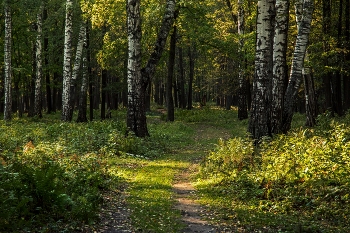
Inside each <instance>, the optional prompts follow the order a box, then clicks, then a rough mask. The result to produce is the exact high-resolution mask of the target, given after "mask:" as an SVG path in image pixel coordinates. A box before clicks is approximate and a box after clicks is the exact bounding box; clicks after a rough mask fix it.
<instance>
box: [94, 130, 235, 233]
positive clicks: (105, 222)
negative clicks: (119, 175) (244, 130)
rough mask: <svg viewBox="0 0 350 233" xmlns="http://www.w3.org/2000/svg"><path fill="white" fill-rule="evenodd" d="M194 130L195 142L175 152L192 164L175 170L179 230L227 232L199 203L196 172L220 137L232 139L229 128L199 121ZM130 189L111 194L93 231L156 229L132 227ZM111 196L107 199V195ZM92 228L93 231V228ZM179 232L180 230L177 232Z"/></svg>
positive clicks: (120, 232)
mask: <svg viewBox="0 0 350 233" xmlns="http://www.w3.org/2000/svg"><path fill="white" fill-rule="evenodd" d="M195 128H196V129H195V131H196V132H195V133H194V134H193V137H194V138H193V139H194V143H193V144H191V145H189V146H186V147H184V148H178V150H177V151H176V152H175V153H176V154H178V155H179V156H180V157H181V158H183V160H187V161H189V163H188V164H189V165H188V166H187V167H185V168H184V169H181V171H180V172H178V173H177V174H175V176H174V179H173V182H172V192H173V200H174V201H175V204H174V206H173V209H174V210H176V211H179V212H180V213H181V219H180V221H181V224H182V226H183V228H182V230H181V231H180V232H178V233H216V232H225V231H222V230H218V229H222V228H221V227H220V226H214V225H212V224H211V223H210V222H209V221H207V220H206V219H209V218H210V216H212V215H213V213H210V212H208V210H206V208H205V207H204V206H202V205H200V204H199V202H198V200H199V197H198V195H197V193H196V189H195V188H194V186H193V184H192V181H193V175H195V174H196V173H198V168H199V164H200V161H201V160H202V159H203V157H204V156H205V155H206V154H208V152H209V151H210V150H212V149H213V147H214V144H216V143H217V141H218V140H219V138H224V139H228V138H229V137H230V134H229V132H228V130H226V129H222V128H217V127H212V126H208V125H197V126H196V127H195ZM127 189H128V188H126V190H124V191H122V195H116V196H115V197H114V198H113V197H111V195H109V196H108V195H107V197H105V200H107V203H106V205H105V206H104V209H103V212H102V213H101V220H102V227H100V228H99V229H98V230H96V229H95V230H94V231H92V232H94V233H95V232H96V233H136V232H153V231H143V230H141V229H137V230H135V229H132V223H131V220H130V214H131V213H132V210H130V209H129V207H128V204H127V200H126V199H127V196H126V193H127V192H128V191H127ZM106 198H107V199H106ZM89 232H90V231H89ZM176 233H177V232H176Z"/></svg>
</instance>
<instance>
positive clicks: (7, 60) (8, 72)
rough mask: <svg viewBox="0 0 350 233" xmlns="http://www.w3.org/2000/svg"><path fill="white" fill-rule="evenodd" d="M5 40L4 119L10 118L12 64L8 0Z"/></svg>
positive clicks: (10, 19)
mask: <svg viewBox="0 0 350 233" xmlns="http://www.w3.org/2000/svg"><path fill="white" fill-rule="evenodd" d="M4 3H5V7H4V11H5V12H4V13H5V41H4V67H5V71H4V77H5V87H4V89H5V104H4V105H5V106H4V120H11V117H12V116H11V115H12V110H11V107H12V95H11V83H12V65H11V54H12V53H11V42H12V18H11V6H10V0H5V2H4Z"/></svg>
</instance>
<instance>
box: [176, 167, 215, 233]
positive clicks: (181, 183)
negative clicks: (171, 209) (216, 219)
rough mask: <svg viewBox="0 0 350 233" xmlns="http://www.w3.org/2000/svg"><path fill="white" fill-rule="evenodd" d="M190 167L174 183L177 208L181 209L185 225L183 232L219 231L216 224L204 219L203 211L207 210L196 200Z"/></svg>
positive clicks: (207, 232) (204, 232)
mask: <svg viewBox="0 0 350 233" xmlns="http://www.w3.org/2000/svg"><path fill="white" fill-rule="evenodd" d="M190 169H191V167H190V168H189V169H186V170H185V171H183V172H182V173H180V174H179V175H178V176H177V177H176V179H175V183H174V184H173V191H174V193H175V200H176V204H175V209H177V210H180V212H181V220H182V222H183V224H184V225H185V227H184V229H183V231H182V232H183V233H190V232H203V233H210V232H217V231H216V229H215V227H214V226H212V225H210V224H209V223H208V222H207V221H206V220H204V219H203V216H202V213H204V212H205V210H204V208H203V207H202V206H201V205H199V204H198V203H197V202H196V195H195V192H196V191H195V189H194V187H193V186H192V184H191V182H190V181H189V179H190V175H189V171H190Z"/></svg>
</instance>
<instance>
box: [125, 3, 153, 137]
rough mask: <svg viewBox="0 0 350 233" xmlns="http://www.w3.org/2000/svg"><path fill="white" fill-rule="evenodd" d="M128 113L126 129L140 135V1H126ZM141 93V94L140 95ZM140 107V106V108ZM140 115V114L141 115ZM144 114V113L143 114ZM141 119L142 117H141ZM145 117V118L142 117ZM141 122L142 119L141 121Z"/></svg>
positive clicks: (141, 94)
mask: <svg viewBox="0 0 350 233" xmlns="http://www.w3.org/2000/svg"><path fill="white" fill-rule="evenodd" d="M127 11H128V12H127V14H128V19H127V20H128V66H127V68H128V69H127V70H128V71H127V72H128V73H127V80H128V113H127V127H128V128H129V130H130V131H132V132H134V133H135V135H136V136H146V135H147V134H148V132H147V133H145V135H140V132H139V129H140V124H141V119H139V114H140V112H142V111H143V109H140V108H142V107H144V106H142V102H144V100H142V97H143V96H144V94H145V93H142V82H141V81H142V76H141V36H142V35H141V18H140V17H141V16H140V0H128V5H127ZM140 92H141V93H140ZM140 105H141V106H140ZM141 114H142V113H141ZM144 114H145V113H144ZM142 117H143V116H142ZM144 117H146V116H144ZM142 120H143V119H142Z"/></svg>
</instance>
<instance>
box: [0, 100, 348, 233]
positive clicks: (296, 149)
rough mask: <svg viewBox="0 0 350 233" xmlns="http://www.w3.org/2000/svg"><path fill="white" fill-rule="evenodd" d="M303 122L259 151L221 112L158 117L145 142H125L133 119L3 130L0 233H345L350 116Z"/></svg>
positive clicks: (121, 114) (27, 121)
mask: <svg viewBox="0 0 350 233" xmlns="http://www.w3.org/2000/svg"><path fill="white" fill-rule="evenodd" d="M297 118H298V119H300V120H295V121H294V122H293V125H294V130H293V131H292V132H291V133H290V134H288V135H285V136H276V137H275V138H274V139H273V140H271V139H266V140H265V141H264V143H262V144H261V145H260V147H259V148H254V147H253V146H252V144H251V142H250V141H249V137H247V135H246V125H247V121H238V120H237V112H236V111H235V110H231V111H226V110H223V109H220V108H215V107H212V106H210V107H205V108H198V109H194V110H192V111H187V110H177V111H176V115H175V119H176V121H175V122H166V121H165V120H164V119H165V117H164V111H158V110H156V111H152V112H150V113H149V114H148V122H149V131H150V134H151V137H150V138H145V139H140V138H136V137H133V136H132V135H129V136H126V127H125V122H124V121H125V110H120V111H118V112H113V118H112V119H111V120H107V121H93V122H90V123H84V124H76V123H62V122H60V120H59V117H58V115H57V114H56V115H48V116H45V117H44V118H43V119H35V118H33V119H32V118H22V119H14V120H13V121H12V122H10V123H6V122H1V124H0V128H1V131H0V148H1V153H0V162H1V163H0V164H1V165H0V193H1V195H0V202H1V203H2V204H1V205H0V209H1V210H0V232H33V231H34V232H81V231H83V232H110V233H115V232H136V231H138V232H193V231H195V230H197V231H199V232H201V231H202V232H259V231H260V232H346V230H347V229H349V220H348V217H347V216H348V215H349V208H348V207H347V206H348V204H349V203H348V202H349V199H348V195H349V190H350V188H349V174H348V173H349V171H350V169H349V164H350V162H349V156H348V155H349V148H350V143H349V140H350V136H349V135H350V127H349V122H350V120H349V116H347V117H345V118H340V119H334V118H329V117H327V116H322V117H320V118H319V119H318V122H319V126H318V127H317V128H315V129H306V128H303V127H302V125H303V116H302V115H297ZM198 171H200V173H198ZM194 187H195V188H194ZM198 203H201V204H202V206H198ZM196 224H197V225H196Z"/></svg>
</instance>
